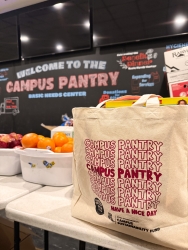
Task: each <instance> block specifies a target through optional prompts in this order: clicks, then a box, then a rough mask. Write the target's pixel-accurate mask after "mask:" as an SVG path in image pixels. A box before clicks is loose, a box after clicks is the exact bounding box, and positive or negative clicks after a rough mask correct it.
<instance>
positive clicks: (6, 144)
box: [0, 141, 9, 148]
mask: <svg viewBox="0 0 188 250" xmlns="http://www.w3.org/2000/svg"><path fill="white" fill-rule="evenodd" d="M8 147H9V145H8V142H4V141H0V148H8Z"/></svg>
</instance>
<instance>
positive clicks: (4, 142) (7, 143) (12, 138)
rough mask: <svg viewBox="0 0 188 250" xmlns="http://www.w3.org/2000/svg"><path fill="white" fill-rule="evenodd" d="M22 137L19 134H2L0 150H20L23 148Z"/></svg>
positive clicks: (0, 135)
mask: <svg viewBox="0 0 188 250" xmlns="http://www.w3.org/2000/svg"><path fill="white" fill-rule="evenodd" d="M22 137H23V136H22V135H21V134H17V133H14V132H12V133H10V134H0V148H19V147H22V144H21V140H22Z"/></svg>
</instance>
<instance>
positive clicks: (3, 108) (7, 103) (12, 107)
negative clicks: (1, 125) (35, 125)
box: [0, 97, 20, 115]
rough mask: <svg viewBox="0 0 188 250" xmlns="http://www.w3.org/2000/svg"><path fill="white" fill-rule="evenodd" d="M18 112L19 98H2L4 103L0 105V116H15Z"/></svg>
mask: <svg viewBox="0 0 188 250" xmlns="http://www.w3.org/2000/svg"><path fill="white" fill-rule="evenodd" d="M18 113H20V111H19V97H7V98H4V102H2V103H1V104H0V115H1V114H13V115H17V114H18Z"/></svg>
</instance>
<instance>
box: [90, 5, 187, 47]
mask: <svg viewBox="0 0 188 250" xmlns="http://www.w3.org/2000/svg"><path fill="white" fill-rule="evenodd" d="M184 33H188V1H187V0H93V40H94V41H93V44H94V47H97V46H104V45H111V44H117V43H123V42H130V41H137V40H146V39H153V38H160V37H168V36H175V35H181V34H184Z"/></svg>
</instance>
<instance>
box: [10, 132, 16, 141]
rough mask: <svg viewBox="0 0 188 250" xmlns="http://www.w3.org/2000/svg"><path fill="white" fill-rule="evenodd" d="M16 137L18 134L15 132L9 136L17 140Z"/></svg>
mask: <svg viewBox="0 0 188 250" xmlns="http://www.w3.org/2000/svg"><path fill="white" fill-rule="evenodd" d="M16 135H17V134H16V133H14V132H12V133H10V134H9V136H10V137H12V138H15V139H16Z"/></svg>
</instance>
